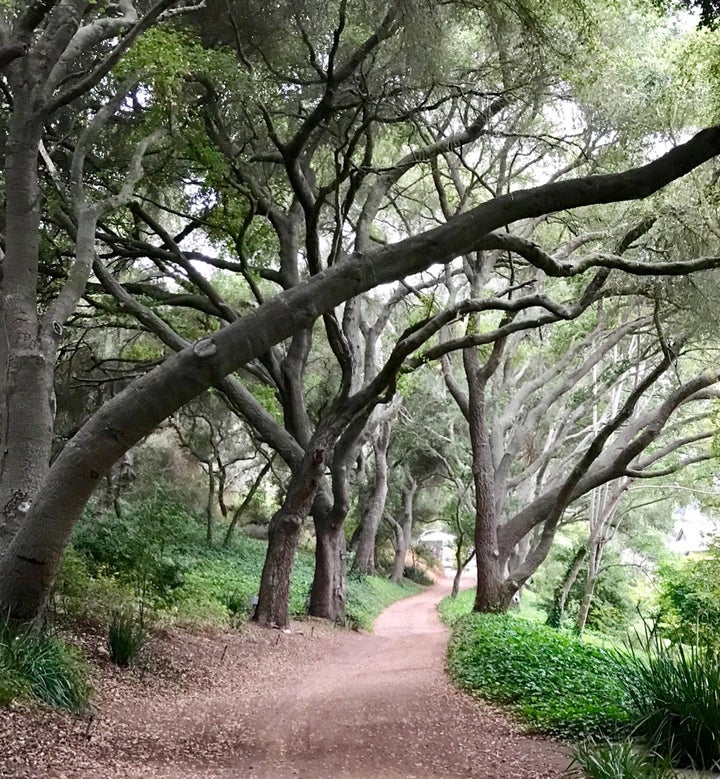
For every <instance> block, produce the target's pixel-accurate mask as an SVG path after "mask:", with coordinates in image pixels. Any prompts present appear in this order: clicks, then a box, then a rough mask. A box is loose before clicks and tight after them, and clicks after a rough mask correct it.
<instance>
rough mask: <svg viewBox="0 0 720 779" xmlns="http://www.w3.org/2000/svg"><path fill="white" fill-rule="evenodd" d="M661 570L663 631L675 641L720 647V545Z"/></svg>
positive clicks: (661, 617)
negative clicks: (699, 555) (696, 556)
mask: <svg viewBox="0 0 720 779" xmlns="http://www.w3.org/2000/svg"><path fill="white" fill-rule="evenodd" d="M658 573H659V582H660V595H659V598H658V604H659V606H660V617H659V626H660V629H661V631H662V632H663V634H664V635H666V636H667V637H668V638H669V639H670V640H671V641H673V642H682V643H685V644H699V645H701V646H707V647H714V648H716V649H718V648H720V578H719V575H720V546H719V545H718V544H717V543H716V544H714V545H713V546H711V548H710V550H709V551H708V552H707V553H706V554H705V555H703V557H700V558H695V559H687V560H685V561H683V562H681V563H679V564H675V565H665V566H663V567H661V568H660V570H659V572H658Z"/></svg>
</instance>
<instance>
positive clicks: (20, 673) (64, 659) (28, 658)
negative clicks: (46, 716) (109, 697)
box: [0, 620, 90, 711]
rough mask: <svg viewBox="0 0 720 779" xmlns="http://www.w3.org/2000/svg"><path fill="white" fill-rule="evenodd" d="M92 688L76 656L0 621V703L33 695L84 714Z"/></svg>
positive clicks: (56, 643) (51, 641)
mask: <svg viewBox="0 0 720 779" xmlns="http://www.w3.org/2000/svg"><path fill="white" fill-rule="evenodd" d="M89 694H90V688H89V686H88V684H87V681H86V673H85V668H84V666H83V665H82V663H81V662H80V660H79V658H78V656H77V653H76V652H75V651H74V650H72V649H70V648H69V647H67V646H65V645H64V644H63V643H61V642H60V641H58V640H57V639H55V638H52V637H50V636H43V635H39V634H37V633H35V632H33V631H31V630H28V629H20V628H17V627H15V626H13V625H11V624H10V623H9V622H8V621H7V620H5V621H3V622H0V702H3V703H7V702H9V701H10V700H12V699H13V698H17V697H29V696H32V697H34V698H36V699H37V700H40V701H43V702H44V703H49V704H50V705H51V706H57V707H59V708H64V709H69V710H70V711H81V710H83V709H84V708H85V707H86V706H87V701H88V696H89Z"/></svg>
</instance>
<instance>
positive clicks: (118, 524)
mask: <svg viewBox="0 0 720 779" xmlns="http://www.w3.org/2000/svg"><path fill="white" fill-rule="evenodd" d="M201 544H202V528H201V527H200V524H199V522H198V521H197V519H196V518H195V517H193V516H192V515H191V514H190V513H189V512H188V511H187V510H186V509H185V508H184V506H183V505H182V503H181V502H180V501H179V499H178V498H176V497H175V496H173V495H172V493H170V492H168V491H167V490H163V489H160V488H158V489H157V490H156V491H155V492H154V493H153V494H152V495H149V496H146V497H145V498H143V499H142V500H140V501H138V502H137V503H135V504H132V505H130V506H128V507H127V508H126V513H125V515H124V516H123V517H117V516H116V515H115V514H114V513H108V514H106V515H105V516H103V517H102V518H100V519H92V518H88V517H85V518H83V520H82V521H81V522H80V523H79V524H78V526H77V528H76V530H75V533H74V535H73V546H74V547H75V549H76V550H77V551H78V552H80V553H81V554H82V556H83V558H84V560H85V563H86V565H87V569H88V571H89V572H90V574H92V575H93V576H105V577H111V578H116V579H118V581H120V582H121V583H123V584H126V585H128V586H130V587H131V588H132V590H133V592H134V594H135V595H136V596H139V597H142V598H143V600H146V601H153V602H154V603H155V604H156V605H161V604H162V603H165V602H168V601H169V600H171V599H172V593H173V591H174V590H175V589H177V588H178V587H180V586H181V585H182V584H183V582H184V577H185V573H186V569H187V560H186V557H187V555H188V553H189V551H190V550H191V549H192V548H193V547H199V546H201Z"/></svg>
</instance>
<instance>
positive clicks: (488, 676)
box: [445, 609, 631, 738]
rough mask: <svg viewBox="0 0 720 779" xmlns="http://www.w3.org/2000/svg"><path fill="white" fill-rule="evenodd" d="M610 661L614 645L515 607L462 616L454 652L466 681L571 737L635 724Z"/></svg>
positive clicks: (457, 671) (453, 669) (453, 665)
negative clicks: (593, 641)
mask: <svg viewBox="0 0 720 779" xmlns="http://www.w3.org/2000/svg"><path fill="white" fill-rule="evenodd" d="M445 613H447V609H445ZM610 667H611V661H610V658H609V656H608V653H607V651H606V650H604V649H602V648H599V647H596V646H592V645H589V644H587V643H585V642H583V641H582V640H580V639H578V638H576V637H575V636H572V635H570V634H565V633H561V632H559V631H557V630H554V629H552V628H548V627H546V626H544V625H540V624H535V623H532V622H529V621H528V620H525V619H522V618H518V617H516V616H513V615H495V614H469V615H467V616H465V617H461V618H458V619H456V621H455V625H454V630H453V636H452V639H451V641H450V647H449V654H448V669H449V671H450V674H451V676H452V677H453V679H454V680H455V682H456V683H457V684H458V685H459V686H460V687H462V688H464V689H467V690H469V691H471V692H473V693H476V694H478V695H481V696H483V697H484V698H487V699H489V700H492V701H497V702H499V703H504V704H510V705H511V706H512V707H513V708H514V709H515V710H516V711H518V712H520V713H521V714H522V715H523V716H524V717H526V718H527V720H528V721H529V722H530V723H531V724H532V725H533V726H534V727H536V728H538V729H540V730H543V731H545V732H548V733H553V734H555V735H558V736H564V737H569V738H577V737H585V736H597V735H611V734H616V733H618V732H621V731H623V730H624V729H626V728H627V727H628V724H629V721H630V717H631V712H630V710H629V708H628V707H627V705H626V704H625V695H624V690H623V687H622V685H621V684H619V683H618V681H617V680H616V679H615V678H614V676H613V675H612V674H610V673H609V669H610Z"/></svg>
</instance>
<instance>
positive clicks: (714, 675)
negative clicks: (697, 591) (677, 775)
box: [614, 635, 720, 770]
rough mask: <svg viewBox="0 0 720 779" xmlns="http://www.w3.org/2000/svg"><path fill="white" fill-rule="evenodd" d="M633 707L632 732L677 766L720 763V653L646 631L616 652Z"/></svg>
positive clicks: (704, 767) (708, 766)
mask: <svg viewBox="0 0 720 779" xmlns="http://www.w3.org/2000/svg"><path fill="white" fill-rule="evenodd" d="M614 660H615V662H614V665H615V672H616V675H617V678H618V679H619V681H621V682H622V684H623V686H624V687H625V690H626V694H627V696H628V699H629V701H630V704H631V706H632V708H633V709H634V712H635V725H634V729H633V735H634V736H635V737H636V738H638V739H640V740H641V741H642V742H643V743H644V744H646V745H647V747H648V748H649V749H651V750H652V751H653V752H654V753H656V754H658V755H663V756H667V757H668V758H669V759H670V760H671V761H672V764H673V765H675V766H677V767H678V768H695V769H702V770H713V769H718V768H720V655H719V654H718V652H717V651H716V650H711V649H703V648H699V647H697V646H694V647H685V646H683V645H679V644H678V645H666V644H664V643H663V642H662V640H661V639H659V638H658V637H656V636H650V635H648V636H646V638H645V640H644V642H643V643H642V644H641V645H640V647H639V648H633V647H631V648H629V649H627V650H618V651H617V652H615V653H614Z"/></svg>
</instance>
